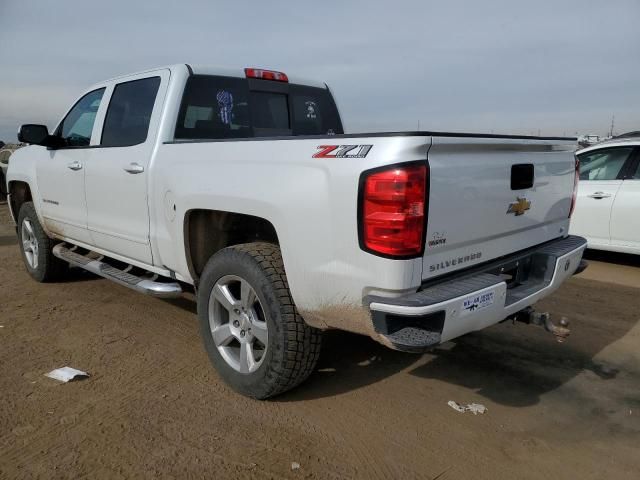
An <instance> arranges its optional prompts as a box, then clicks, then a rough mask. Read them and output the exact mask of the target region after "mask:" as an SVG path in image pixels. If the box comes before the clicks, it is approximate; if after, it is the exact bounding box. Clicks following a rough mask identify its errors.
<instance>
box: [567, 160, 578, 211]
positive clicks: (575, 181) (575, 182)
mask: <svg viewBox="0 0 640 480" xmlns="http://www.w3.org/2000/svg"><path fill="white" fill-rule="evenodd" d="M579 180H580V160H579V159H578V157H576V171H575V176H574V177H573V195H572V196H571V207H570V208H569V218H571V215H573V210H574V208H576V198H577V196H578V181H579Z"/></svg>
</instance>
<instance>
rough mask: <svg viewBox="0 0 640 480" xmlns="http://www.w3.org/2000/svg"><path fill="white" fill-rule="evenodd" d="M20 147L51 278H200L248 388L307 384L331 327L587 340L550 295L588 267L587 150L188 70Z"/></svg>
mask: <svg viewBox="0 0 640 480" xmlns="http://www.w3.org/2000/svg"><path fill="white" fill-rule="evenodd" d="M19 139H20V140H21V141H23V142H27V143H30V144H31V146H28V147H26V148H22V149H20V150H18V151H17V152H16V153H15V154H14V155H13V157H12V158H11V163H10V166H9V171H8V190H9V204H10V208H11V211H12V215H13V217H14V219H15V221H16V223H17V233H18V236H19V239H20V245H21V246H22V254H23V257H24V262H25V265H26V268H27V270H28V271H29V273H30V274H31V276H32V277H33V278H34V279H35V280H37V281H41V282H43V281H52V280H54V279H60V278H62V274H63V273H64V270H65V269H66V268H67V267H68V265H69V264H71V265H73V266H76V267H82V268H84V269H86V270H89V271H91V272H94V273H96V274H98V275H101V276H103V277H106V278H109V279H111V280H113V281H115V282H117V283H119V284H122V285H124V286H127V287H130V288H133V289H136V290H138V291H141V292H144V293H147V294H150V295H155V296H159V297H174V296H179V295H181V294H182V292H183V290H184V289H185V288H192V287H191V286H193V288H194V289H195V292H196V296H197V303H198V316H199V319H200V325H201V333H202V336H203V339H204V345H205V348H206V350H207V352H208V354H209V356H210V358H211V361H212V363H213V365H214V366H215V367H216V369H217V370H218V371H219V373H220V375H221V376H222V377H223V378H224V379H225V381H227V382H228V383H229V384H230V385H231V386H232V387H233V388H235V389H236V390H237V391H239V392H241V393H243V394H245V395H248V396H252V397H255V398H267V397H270V396H273V395H276V394H278V393H281V392H283V391H286V390H288V389H290V388H292V387H294V386H295V385H297V384H299V383H300V382H302V381H303V380H304V379H305V378H306V377H307V376H308V375H309V374H310V372H311V371H312V370H313V368H314V366H315V364H316V361H317V359H318V355H319V352H320V344H321V331H322V330H325V329H332V328H335V329H342V330H348V331H351V332H358V333H361V334H365V335H369V336H371V337H372V338H374V339H375V340H377V341H379V342H382V343H383V344H385V345H387V346H389V347H391V348H395V349H399V350H404V351H412V352H420V351H424V350H426V349H428V348H430V347H433V346H435V345H438V344H439V343H441V342H446V341H448V340H451V339H454V338H456V337H459V336H460V335H464V334H466V333H468V332H471V331H474V330H479V329H482V328H485V327H489V326H491V325H493V324H495V323H497V322H501V321H503V320H505V319H507V318H509V319H514V320H522V321H524V322H527V323H535V324H541V325H544V326H546V328H547V329H548V330H550V331H552V332H553V333H555V334H556V335H558V336H559V337H561V338H562V337H563V336H565V335H566V334H567V333H568V330H567V329H566V328H565V326H564V325H562V326H561V325H555V324H554V323H553V322H552V321H551V319H550V318H549V317H548V315H546V314H537V313H535V312H534V311H533V309H531V308H530V305H531V304H533V303H534V302H536V301H537V300H539V299H540V298H542V297H545V296H547V295H549V294H550V293H551V292H553V291H554V290H556V289H557V288H558V287H559V286H560V285H561V284H562V282H563V281H564V280H566V279H567V277H569V276H570V275H572V274H574V273H575V272H576V271H577V270H579V269H582V268H584V263H583V262H582V253H583V251H584V249H585V246H586V242H585V240H584V239H583V238H580V237H576V236H569V235H568V233H567V232H568V228H569V219H570V216H571V211H572V208H573V203H574V201H575V191H576V183H577V178H578V177H577V175H576V171H577V161H576V159H575V157H574V150H575V139H567V138H556V137H528V136H507V135H484V134H469V133H438V132H404V133H373V134H357V135H346V134H344V132H343V127H342V123H341V120H340V117H339V114H338V110H337V108H336V105H335V103H334V101H333V98H332V96H331V93H330V91H329V88H328V87H327V86H326V85H325V84H323V83H320V82H316V81H309V80H303V79H299V78H296V77H288V76H287V75H285V74H284V73H281V72H275V71H270V70H262V69H255V68H247V69H237V70H223V69H219V68H210V67H191V66H189V65H184V64H183V65H173V66H169V67H164V68H159V69H155V70H149V71H145V72H142V73H137V74H133V75H126V76H123V77H118V78H114V79H112V80H108V81H105V82H102V83H99V84H97V85H94V86H93V87H91V88H90V89H89V90H88V91H87V92H86V93H84V94H83V95H82V96H81V97H80V99H79V100H78V101H77V102H76V103H75V104H74V105H73V106H72V107H71V109H70V110H69V111H68V113H67V114H66V115H65V116H64V117H63V118H62V120H61V121H60V123H59V125H58V126H57V128H56V129H55V130H54V132H53V133H51V134H49V132H48V130H47V127H45V126H43V125H33V124H29V125H23V126H22V127H21V129H20V134H19Z"/></svg>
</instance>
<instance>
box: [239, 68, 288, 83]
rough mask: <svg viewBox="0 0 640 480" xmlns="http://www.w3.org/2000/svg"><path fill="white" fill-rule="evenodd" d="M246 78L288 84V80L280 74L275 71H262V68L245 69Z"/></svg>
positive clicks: (284, 75)
mask: <svg viewBox="0 0 640 480" xmlns="http://www.w3.org/2000/svg"><path fill="white" fill-rule="evenodd" d="M244 74H245V75H246V77H247V78H259V79H261V80H275V81H276V82H288V81H289V78H288V77H287V75H286V74H284V73H282V72H276V71H275V70H263V69H262V68H245V69H244Z"/></svg>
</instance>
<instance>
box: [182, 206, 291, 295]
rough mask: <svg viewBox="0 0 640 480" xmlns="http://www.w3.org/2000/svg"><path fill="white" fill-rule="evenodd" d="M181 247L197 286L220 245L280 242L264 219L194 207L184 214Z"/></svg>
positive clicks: (225, 246)
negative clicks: (182, 243)
mask: <svg viewBox="0 0 640 480" xmlns="http://www.w3.org/2000/svg"><path fill="white" fill-rule="evenodd" d="M183 231H184V248H185V256H186V259H187V265H188V267H189V273H190V274H191V277H192V278H193V279H194V281H195V283H196V285H197V284H198V282H199V279H200V276H201V275H202V272H203V271H204V267H205V265H206V264H207V262H208V261H209V259H210V258H211V257H212V256H213V255H215V254H216V253H217V252H219V251H220V250H222V249H223V248H227V247H231V246H234V245H240V244H243V243H251V242H266V243H271V244H274V245H278V246H279V245H280V242H279V240H278V235H277V233H276V229H275V227H274V225H273V224H272V223H271V222H270V221H269V220H267V219H265V218H262V217H258V216H254V215H248V214H244V213H237V212H229V211H223V210H208V209H193V210H189V211H188V212H187V213H186V215H185V217H184V226H183Z"/></svg>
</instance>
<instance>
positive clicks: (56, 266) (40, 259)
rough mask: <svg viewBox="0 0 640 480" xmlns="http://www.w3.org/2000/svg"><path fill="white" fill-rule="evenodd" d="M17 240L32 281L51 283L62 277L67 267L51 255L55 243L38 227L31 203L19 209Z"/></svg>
mask: <svg viewBox="0 0 640 480" xmlns="http://www.w3.org/2000/svg"><path fill="white" fill-rule="evenodd" d="M18 239H19V240H20V248H21V250H22V260H23V261H24V264H25V267H27V271H28V272H29V275H31V277H32V278H33V279H34V280H36V281H38V282H52V281H55V280H59V279H60V278H62V277H63V276H64V273H65V272H66V271H67V269H68V267H69V265H68V264H67V263H66V262H64V261H62V260H60V259H59V258H57V257H55V256H54V255H53V253H52V249H53V246H54V245H55V243H54V241H53V240H52V239H51V238H49V237H48V236H47V234H46V233H45V231H44V229H43V228H42V226H41V225H40V221H39V220H38V215H37V214H36V209H35V207H34V205H33V202H25V203H23V204H22V207H20V213H19V214H18Z"/></svg>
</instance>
